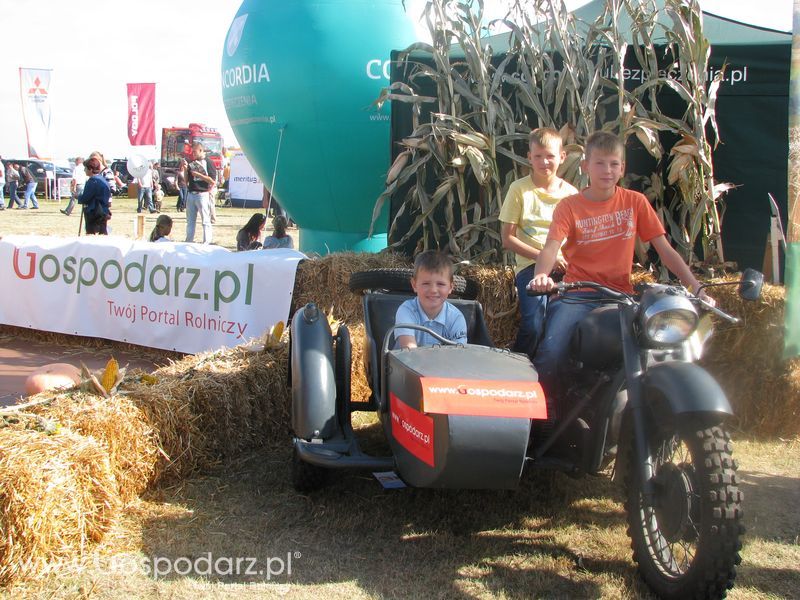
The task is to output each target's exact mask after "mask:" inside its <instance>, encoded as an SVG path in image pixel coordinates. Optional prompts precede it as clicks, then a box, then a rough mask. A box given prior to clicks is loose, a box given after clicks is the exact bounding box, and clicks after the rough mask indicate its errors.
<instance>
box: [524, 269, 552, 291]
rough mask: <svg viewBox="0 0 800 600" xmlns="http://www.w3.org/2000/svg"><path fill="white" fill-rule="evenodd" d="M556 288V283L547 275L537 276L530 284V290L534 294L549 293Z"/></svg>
mask: <svg viewBox="0 0 800 600" xmlns="http://www.w3.org/2000/svg"><path fill="white" fill-rule="evenodd" d="M555 287H556V282H555V281H553V279H552V278H551V277H550V276H549V275H547V274H546V273H540V274H538V275H536V276H535V277H534V278H533V279H531V282H530V283H529V284H528V289H529V290H531V291H532V292H539V293H542V292H549V291H550V290H552V289H554V288H555Z"/></svg>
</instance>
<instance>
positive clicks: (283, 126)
mask: <svg viewBox="0 0 800 600" xmlns="http://www.w3.org/2000/svg"><path fill="white" fill-rule="evenodd" d="M285 129H286V125H281V126H280V127H278V131H280V132H281V136H280V137H279V138H278V151H277V152H275V168H274V169H272V183H271V184H270V186H269V202H267V208H266V210H265V212H264V215H265V216H268V215H269V207H270V206H271V205H272V193H273V190H274V189H275V176H276V175H277V174H278V158H280V155H281V144H282V143H283V131H284V130H285Z"/></svg>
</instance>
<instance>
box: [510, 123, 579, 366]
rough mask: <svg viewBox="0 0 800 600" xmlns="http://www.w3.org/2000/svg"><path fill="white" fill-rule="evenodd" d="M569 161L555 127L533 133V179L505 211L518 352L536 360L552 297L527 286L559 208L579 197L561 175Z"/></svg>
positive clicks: (513, 194)
mask: <svg viewBox="0 0 800 600" xmlns="http://www.w3.org/2000/svg"><path fill="white" fill-rule="evenodd" d="M565 158H566V153H565V152H564V149H563V148H562V146H561V136H560V135H559V133H558V131H556V130H555V129H553V128H551V127H540V128H539V129H534V130H533V131H531V134H530V137H529V138H528V162H529V163H530V165H531V172H530V175H526V176H525V177H522V178H520V179H517V180H516V181H514V182H513V183H512V184H511V186H510V187H509V188H508V193H507V194H506V197H505V200H504V201H503V207H502V208H501V209H500V216H499V219H500V222H501V223H502V224H503V225H502V228H501V229H500V235H501V238H502V240H503V248H505V249H506V250H511V251H512V252H513V253H514V260H515V263H516V266H515V268H514V274H515V282H516V286H517V298H518V299H519V312H520V317H521V320H520V324H519V331H518V332H517V339H516V341H515V342H514V346H513V350H514V351H515V352H525V353H526V354H529V355H531V356H532V355H533V352H534V351H535V349H536V344H537V343H538V341H539V337H540V336H541V333H542V330H543V328H544V313H545V307H546V306H547V296H528V295H527V293H526V288H527V286H528V284H529V283H530V281H531V279H533V271H534V268H535V267H536V261H537V260H538V257H539V253H540V252H541V251H542V248H543V247H544V244H545V241H546V240H547V230H548V229H549V227H550V222H551V221H552V220H553V210H554V209H555V207H556V205H557V204H558V203H559V202H560V201H561V200H562V199H563V198H566V197H567V196H571V195H573V194H577V193H578V190H576V189H575V188H574V187H573V186H572V185H570V184H569V183H567V182H566V181H564V180H563V179H561V178H560V177H559V176H558V175H557V172H558V167H559V165H560V164H561V163H562V162H564V159H565ZM557 266H558V268H559V270H560V271H564V269H565V268H566V263H565V262H564V259H563V257H561V256H560V255H559V257H558V264H557Z"/></svg>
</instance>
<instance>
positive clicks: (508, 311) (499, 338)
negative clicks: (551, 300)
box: [458, 265, 519, 348]
mask: <svg viewBox="0 0 800 600" xmlns="http://www.w3.org/2000/svg"><path fill="white" fill-rule="evenodd" d="M458 274H459V275H461V276H463V277H467V278H468V279H472V280H474V281H476V282H477V283H478V284H479V285H480V293H479V294H478V302H480V303H481V306H483V312H484V316H485V317H486V326H487V328H488V329H489V333H490V334H491V336H492V341H493V342H494V344H495V346H497V347H499V348H508V347H510V346H511V344H513V343H514V339H515V338H516V337H517V329H518V328H519V310H518V302H517V290H516V285H515V283H514V270H513V269H512V268H511V267H503V266H492V265H460V266H459V269H458Z"/></svg>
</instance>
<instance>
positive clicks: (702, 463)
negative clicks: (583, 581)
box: [625, 427, 744, 599]
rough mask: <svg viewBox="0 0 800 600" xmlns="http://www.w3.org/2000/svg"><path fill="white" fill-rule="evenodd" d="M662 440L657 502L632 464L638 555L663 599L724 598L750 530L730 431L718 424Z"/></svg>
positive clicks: (656, 446)
mask: <svg viewBox="0 0 800 600" xmlns="http://www.w3.org/2000/svg"><path fill="white" fill-rule="evenodd" d="M654 438H657V439H653V440H651V441H650V455H651V459H652V463H653V472H654V480H655V488H656V489H655V498H654V501H653V503H652V505H650V504H649V503H647V502H645V500H644V497H643V495H642V493H641V486H640V485H639V470H638V467H637V465H636V461H635V460H634V459H633V457H631V460H630V461H629V462H628V473H627V478H626V479H627V481H626V483H627V493H626V497H627V499H626V503H625V509H626V512H627V517H628V535H629V536H630V538H631V547H632V548H633V558H634V560H635V561H636V562H637V563H638V565H639V571H640V572H641V574H642V577H643V578H644V580H645V581H646V582H647V584H648V585H649V586H650V588H651V589H652V590H653V591H654V592H655V593H656V594H657V595H658V596H660V597H661V598H674V599H678V598H724V597H725V596H726V594H727V591H728V589H730V588H731V587H733V582H734V579H735V577H736V565H737V564H739V563H740V562H741V558H740V556H739V550H741V547H742V545H741V542H740V540H739V536H740V535H741V534H743V533H744V527H743V526H742V524H741V523H740V520H741V518H742V506H741V503H742V493H741V492H740V491H739V488H738V486H737V483H738V482H737V478H736V463H735V462H734V461H733V459H732V458H731V443H730V435H729V434H728V433H727V432H726V431H725V430H724V429H723V428H721V427H712V428H711V429H704V430H700V431H694V432H681V433H673V434H672V435H670V434H669V433H662V434H661V435H656V436H654ZM629 451H630V450H629Z"/></svg>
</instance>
